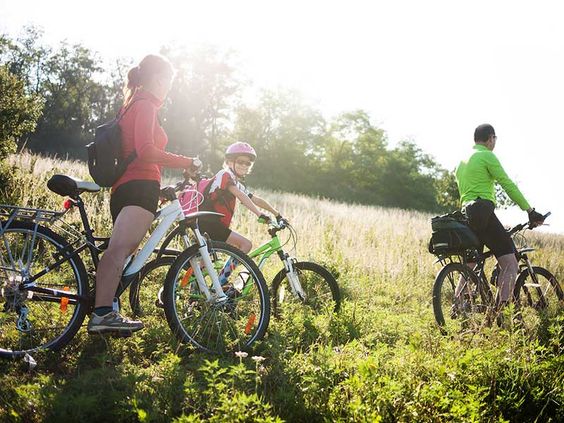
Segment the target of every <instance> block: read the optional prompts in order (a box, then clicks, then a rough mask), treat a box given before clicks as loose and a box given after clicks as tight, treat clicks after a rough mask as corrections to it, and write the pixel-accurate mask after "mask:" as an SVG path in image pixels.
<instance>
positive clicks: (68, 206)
mask: <svg viewBox="0 0 564 423" xmlns="http://www.w3.org/2000/svg"><path fill="white" fill-rule="evenodd" d="M72 206H74V201H72V200H71V199H70V198H67V199H66V200H65V202H64V203H63V208H64V209H65V210H69V209H71V208H72Z"/></svg>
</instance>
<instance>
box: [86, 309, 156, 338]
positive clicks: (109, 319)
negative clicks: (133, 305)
mask: <svg viewBox="0 0 564 423" xmlns="http://www.w3.org/2000/svg"><path fill="white" fill-rule="evenodd" d="M144 327H145V325H143V322H140V321H138V320H129V319H127V318H125V317H123V316H122V315H121V314H119V313H118V312H117V311H110V312H109V313H108V314H105V315H103V316H98V315H97V314H96V313H92V315H91V316H90V321H89V322H88V327H87V330H88V333H89V334H91V335H95V334H102V333H112V332H114V333H115V332H117V333H119V334H122V335H125V334H131V333H132V332H135V331H138V330H140V329H143V328H144Z"/></svg>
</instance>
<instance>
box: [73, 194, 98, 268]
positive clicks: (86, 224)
mask: <svg viewBox="0 0 564 423" xmlns="http://www.w3.org/2000/svg"><path fill="white" fill-rule="evenodd" d="M72 199H73V200H74V201H75V203H76V206H77V207H78V210H79V212H80V220H81V221H82V227H83V228H84V235H85V236H86V240H87V241H88V249H89V250H90V254H91V256H92V261H93V262H94V266H95V267H98V261H99V256H98V255H99V251H98V249H97V248H96V244H95V239H94V234H93V231H92V227H91V226H90V221H89V220H88V215H87V214H86V208H85V206H84V201H82V198H81V197H80V194H76V195H74V196H73V197H72Z"/></svg>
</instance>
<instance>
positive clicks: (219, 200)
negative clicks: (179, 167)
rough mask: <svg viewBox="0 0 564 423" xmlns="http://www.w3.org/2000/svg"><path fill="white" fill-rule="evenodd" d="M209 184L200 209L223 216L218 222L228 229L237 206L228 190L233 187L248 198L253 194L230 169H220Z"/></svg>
mask: <svg viewBox="0 0 564 423" xmlns="http://www.w3.org/2000/svg"><path fill="white" fill-rule="evenodd" d="M210 183H211V186H210V189H209V195H208V198H206V200H205V201H204V204H203V205H202V207H201V209H202V210H208V211H214V212H217V213H222V214H224V215H225V216H223V217H222V218H221V219H220V222H221V223H222V224H223V225H224V226H225V227H227V228H228V227H229V225H230V224H231V220H232V219H233V213H234V212H235V205H236V204H237V198H236V197H235V196H234V195H233V194H231V193H230V192H229V191H228V188H229V187H230V186H231V185H234V186H236V187H237V188H239V189H240V190H241V191H243V192H244V193H245V194H247V195H248V196H249V197H252V196H253V194H252V193H251V192H249V190H247V187H245V185H243V184H242V183H241V181H239V180H238V179H237V177H236V176H235V175H234V174H233V172H232V171H231V170H230V169H222V170H220V171H219V172H217V173H216V174H215V176H214V177H213V178H212V180H211V182H210Z"/></svg>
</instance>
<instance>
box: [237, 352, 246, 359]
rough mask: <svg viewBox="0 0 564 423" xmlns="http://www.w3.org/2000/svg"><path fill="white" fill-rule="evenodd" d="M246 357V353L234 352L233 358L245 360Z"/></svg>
mask: <svg viewBox="0 0 564 423" xmlns="http://www.w3.org/2000/svg"><path fill="white" fill-rule="evenodd" d="M248 356H249V353H246V352H245V351H236V352H235V357H239V358H247V357H248Z"/></svg>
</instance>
